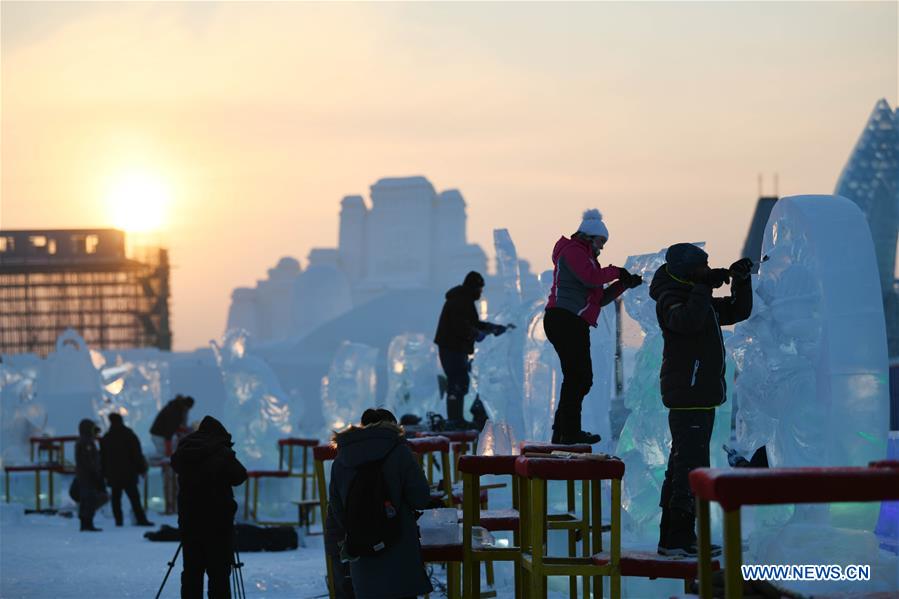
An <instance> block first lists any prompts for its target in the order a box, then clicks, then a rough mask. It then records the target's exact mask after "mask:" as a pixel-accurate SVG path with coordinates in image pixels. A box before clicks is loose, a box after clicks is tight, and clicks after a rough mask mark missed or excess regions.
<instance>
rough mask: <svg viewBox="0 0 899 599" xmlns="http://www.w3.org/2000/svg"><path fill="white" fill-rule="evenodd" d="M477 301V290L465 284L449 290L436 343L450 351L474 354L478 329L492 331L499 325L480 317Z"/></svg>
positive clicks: (435, 338)
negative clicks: (484, 320)
mask: <svg viewBox="0 0 899 599" xmlns="http://www.w3.org/2000/svg"><path fill="white" fill-rule="evenodd" d="M476 301H477V292H476V291H475V290H473V289H471V288H469V287H466V286H465V285H458V286H456V287H453V288H452V289H450V290H449V291H447V292H446V302H444V304H443V310H441V312H440V320H439V321H438V323H437V333H436V334H435V335H434V343H436V344H437V345H438V346H439V347H442V348H443V349H448V350H450V351H455V352H459V353H464V354H473V353H474V342H475V339H477V336H478V331H483V332H485V333H490V332H492V331H493V330H494V329H495V328H496V326H497V325H495V324H492V323H489V322H483V321H482V320H481V319H479V318H478V310H477V308H475V305H474V303H475V302H476Z"/></svg>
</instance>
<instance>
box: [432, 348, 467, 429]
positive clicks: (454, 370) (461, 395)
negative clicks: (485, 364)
mask: <svg viewBox="0 0 899 599" xmlns="http://www.w3.org/2000/svg"><path fill="white" fill-rule="evenodd" d="M439 349H440V351H439V356H440V365H441V366H442V367H443V373H444V374H445V375H446V418H447V420H456V421H458V420H462V419H463V406H464V402H465V395H466V394H467V393H468V386H469V384H470V383H471V377H470V375H469V374H468V372H469V369H470V368H471V361H470V360H469V359H468V354H466V353H463V352H458V351H452V350H450V349H444V348H442V347H441V348H439Z"/></svg>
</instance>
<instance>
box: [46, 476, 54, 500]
mask: <svg viewBox="0 0 899 599" xmlns="http://www.w3.org/2000/svg"><path fill="white" fill-rule="evenodd" d="M47 488H48V491H47V493H48V494H49V495H48V496H47V502H48V503H49V504H50V507H51V508H52V507H53V471H52V470H47Z"/></svg>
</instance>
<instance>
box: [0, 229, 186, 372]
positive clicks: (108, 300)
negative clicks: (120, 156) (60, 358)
mask: <svg viewBox="0 0 899 599" xmlns="http://www.w3.org/2000/svg"><path fill="white" fill-rule="evenodd" d="M146 253H147V257H146V259H143V260H134V259H130V258H128V257H127V256H126V254H125V233H124V232H122V231H119V230H116V229H67V230H15V231H13V230H3V231H0V353H2V354H16V353H36V354H39V355H41V356H46V355H47V354H48V353H49V352H50V351H52V350H53V349H54V348H55V347H56V341H57V338H58V337H59V336H60V334H62V333H63V331H65V330H66V329H67V328H72V329H75V330H76V331H78V333H79V334H80V335H81V336H82V337H83V338H84V340H85V341H86V342H87V343H88V345H89V346H90V347H93V348H97V349H121V348H136V347H156V348H159V349H164V350H169V349H171V347H172V332H171V329H170V324H169V261H168V252H167V251H166V250H164V249H160V248H154V249H152V250H150V249H147V250H146Z"/></svg>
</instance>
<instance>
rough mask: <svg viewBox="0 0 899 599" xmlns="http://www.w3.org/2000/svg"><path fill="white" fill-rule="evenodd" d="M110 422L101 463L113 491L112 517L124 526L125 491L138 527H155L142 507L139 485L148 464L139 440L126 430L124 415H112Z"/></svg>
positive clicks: (102, 443) (102, 450) (102, 444)
mask: <svg viewBox="0 0 899 599" xmlns="http://www.w3.org/2000/svg"><path fill="white" fill-rule="evenodd" d="M107 418H109V430H108V431H107V432H106V434H105V435H103V438H102V439H100V462H101V464H102V466H103V475H104V476H105V477H106V481H107V482H108V483H109V487H110V489H111V490H112V515H113V517H115V525H116V526H122V523H123V522H122V491H124V492H125V494H126V495H127V496H128V501H130V502H131V511H132V512H134V518H135V520H136V524H137V525H138V526H153V523H152V522H150V521H149V520H147V515H146V514H145V513H144V508H143V506H142V505H141V503H140V493H139V492H138V490H137V482H138V479H139V478H140V476H141V475H146V473H147V460H146V459H145V458H144V452H143V451H142V450H141V447H140V440H138V438H137V435H135V434H134V431H132V430H131V429H130V428H128V427H127V426H125V423H124V421H123V420H122V415H121V414H118V413H116V412H113V413H111V414H109V416H107Z"/></svg>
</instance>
